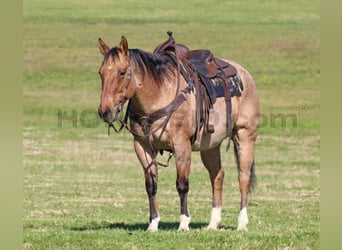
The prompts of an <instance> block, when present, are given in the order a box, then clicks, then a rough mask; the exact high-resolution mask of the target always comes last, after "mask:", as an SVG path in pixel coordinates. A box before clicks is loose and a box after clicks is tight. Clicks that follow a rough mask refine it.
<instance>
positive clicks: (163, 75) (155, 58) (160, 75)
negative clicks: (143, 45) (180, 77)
mask: <svg viewBox="0 0 342 250" xmlns="http://www.w3.org/2000/svg"><path fill="white" fill-rule="evenodd" d="M118 51H119V48H117V47H114V48H111V49H110V50H109V51H108V53H107V54H106V55H105V60H106V59H108V57H109V56H112V57H115V56H117V53H118ZM129 55H130V60H131V64H132V63H134V64H135V65H136V66H137V67H139V69H141V70H142V72H143V73H144V76H143V77H150V78H152V79H153V80H154V81H155V82H156V83H157V84H158V85H162V84H163V82H164V81H165V79H171V77H172V76H173V73H172V72H173V71H172V70H173V69H174V68H175V67H177V64H176V61H175V59H174V58H173V57H172V56H171V55H169V54H155V53H149V52H145V51H142V50H140V49H129Z"/></svg>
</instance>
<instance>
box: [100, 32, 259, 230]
mask: <svg viewBox="0 0 342 250" xmlns="http://www.w3.org/2000/svg"><path fill="white" fill-rule="evenodd" d="M168 34H169V40H167V41H166V42H165V43H164V44H161V45H160V46H158V47H157V48H156V49H155V51H154V53H150V52H145V51H143V50H141V49H129V48H128V43H127V39H126V38H125V37H124V36H122V38H121V41H120V43H119V47H113V48H109V47H108V46H107V45H106V44H105V43H104V41H103V40H101V38H99V40H98V46H99V49H100V52H101V54H102V55H103V56H104V59H103V61H102V64H101V67H100V69H99V74H100V77H101V82H102V93H101V103H100V105H99V108H98V113H99V116H100V118H101V119H102V120H103V121H104V122H106V123H107V124H108V133H109V129H110V128H111V127H113V128H114V129H116V130H118V129H117V128H115V126H113V123H114V122H117V121H119V122H120V124H121V128H120V129H122V128H123V127H125V128H126V129H128V130H129V131H130V132H131V133H132V135H133V137H134V149H135V152H136V155H137V158H138V159H139V161H140V163H141V165H142V167H143V172H144V175H145V187H146V192H147V195H148V201H149V208H150V223H149V226H148V228H147V231H152V232H154V231H157V230H158V224H159V221H160V215H159V209H158V201H157V183H158V161H157V160H156V157H157V154H158V153H162V152H163V151H167V152H169V153H170V155H171V156H174V158H175V163H176V169H177V180H176V188H177V191H178V194H179V198H180V224H179V228H178V230H180V231H188V230H189V223H190V212H189V210H188V203H187V196H188V191H189V173H190V164H191V154H192V151H200V155H201V159H202V162H203V164H204V166H205V167H206V169H207V170H208V172H209V176H210V181H211V185H212V210H211V219H210V222H209V225H208V226H207V229H213V230H216V229H218V228H219V225H220V222H221V209H222V186H223V179H224V171H223V169H222V167H221V158H220V146H221V144H222V142H223V140H224V139H226V138H228V142H230V141H231V140H232V141H233V144H234V153H235V156H236V163H237V167H238V181H239V186H240V192H241V203H240V213H239V216H238V225H237V230H246V231H247V224H248V215H247V196H248V193H249V192H250V191H251V189H252V188H253V186H254V183H255V171H254V170H255V166H254V144H255V141H256V138H257V134H258V120H259V101H258V95H257V90H256V87H255V84H254V81H253V78H252V76H251V75H250V74H249V72H248V71H247V70H246V69H244V68H243V67H242V66H240V65H239V64H237V63H235V62H233V61H229V60H223V59H218V58H214V57H212V55H211V53H210V51H206V50H196V51H190V50H189V49H188V48H187V47H186V46H184V45H181V44H177V43H176V42H175V41H174V39H173V37H172V32H168ZM224 68H228V69H230V70H233V72H234V70H235V74H229V72H228V71H229V70H228V71H227V70H225V69H224ZM225 72H226V73H225ZM227 74H228V75H229V77H228V76H227ZM202 76H205V77H202ZM236 77H237V78H236ZM204 78H206V79H207V80H208V79H211V80H212V81H211V82H212V86H214V83H215V80H216V81H217V79H219V78H220V79H221V80H220V81H218V82H219V83H218V84H217V86H214V87H215V88H214V89H220V88H221V92H222V93H223V94H222V93H221V95H219V94H217V93H216V92H220V91H216V90H215V91H216V92H215V93H216V94H217V96H216V97H217V98H214V100H210V98H209V97H208V96H209V94H208V93H209V92H210V91H209V90H208V86H207V87H204V85H205V84H203V82H204V81H203V79H204ZM234 79H235V80H234ZM236 79H237V80H236ZM207 84H208V83H207ZM212 86H211V87H210V88H211V91H212V90H213V87H212ZM227 90H229V91H227ZM211 95H212V93H211ZM126 102H127V103H128V105H125V103H126ZM124 105H125V106H124ZM124 107H127V109H126V112H125V113H126V114H125V115H124V116H123V113H124V112H123V109H124ZM128 119H129V122H128ZM208 120H211V123H210V122H208ZM210 126H211V127H210ZM228 145H229V144H228ZM227 149H228V147H227Z"/></svg>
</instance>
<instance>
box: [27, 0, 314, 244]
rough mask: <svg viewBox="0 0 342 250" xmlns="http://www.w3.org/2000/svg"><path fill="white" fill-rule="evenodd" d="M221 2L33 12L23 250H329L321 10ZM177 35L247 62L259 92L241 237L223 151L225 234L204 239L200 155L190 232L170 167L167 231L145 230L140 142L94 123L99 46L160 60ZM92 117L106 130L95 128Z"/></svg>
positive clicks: (163, 207) (81, 4) (32, 7)
mask: <svg viewBox="0 0 342 250" xmlns="http://www.w3.org/2000/svg"><path fill="white" fill-rule="evenodd" d="M213 2H214V1H199V0H198V1H193V2H192V3H188V2H186V1H179V0H176V1H173V2H172V4H170V1H158V2H155V1H136V0H130V1H121V2H117V1H107V0H99V1H95V2H94V1H89V0H84V1H76V0H75V1H65V0H61V1H43V0H29V1H24V2H23V5H24V12H23V20H24V25H23V26H24V40H23V79H24V82H23V102H24V108H23V111H24V114H23V154H24V160H23V164H24V180H23V181H24V197H23V224H24V228H23V232H24V234H23V235H24V239H23V248H24V249H285V248H286V249H318V248H319V236H320V227H319V226H320V214H319V211H320V210H319V206H320V156H319V148H320V121H319V113H320V87H319V81H320V65H319V58H320V14H319V12H320V3H319V2H318V1H304V0H296V1H248V0H244V1H215V4H213ZM189 9H191V11H188V10H189ZM167 30H172V31H173V32H174V37H175V39H176V40H177V41H178V42H181V43H184V44H186V45H188V46H189V47H190V48H193V49H196V48H208V49H211V50H212V51H213V52H214V54H215V55H216V56H218V57H222V58H228V59H231V60H234V61H237V62H239V63H240V64H242V65H244V66H245V67H246V68H247V69H248V70H249V71H250V72H251V74H252V75H253V77H254V79H255V81H256V84H257V88H258V92H259V96H260V105H261V112H262V117H263V123H262V126H261V128H260V136H259V138H258V141H257V144H256V163H257V177H258V186H257V189H256V190H255V192H254V193H253V194H252V196H251V199H250V202H249V217H250V224H249V227H248V228H249V231H248V232H237V231H236V230H235V228H236V224H237V216H238V212H239V199H240V195H239V190H238V183H237V171H236V167H235V162H234V157H233V154H232V151H229V152H228V153H227V152H225V151H224V147H222V160H223V162H224V169H225V172H226V177H225V184H224V195H223V198H224V209H223V211H222V213H223V221H222V228H221V229H222V230H219V231H217V232H208V231H205V230H203V229H202V228H203V227H204V226H205V225H206V224H207V223H208V222H209V218H210V209H211V187H210V181H209V177H208V174H207V172H206V170H205V169H204V167H203V166H202V165H201V162H200V158H199V155H198V154H197V153H195V154H194V155H193V161H192V170H191V171H192V172H191V176H190V194H189V206H190V212H191V216H192V221H191V231H190V232H189V233H184V232H183V233H180V232H177V227H178V220H179V202H178V194H177V191H176V188H175V168H174V167H173V163H174V160H172V162H171V166H170V167H169V168H160V177H159V189H158V196H159V203H160V212H161V219H162V220H161V223H160V230H159V232H158V233H156V234H150V233H147V232H145V229H146V228H147V225H148V216H149V215H148V202H147V197H146V194H145V188H144V179H143V173H142V170H141V167H140V165H139V163H138V161H137V160H136V157H135V154H134V151H133V145H132V137H131V136H130V135H129V134H128V132H124V133H121V134H119V135H116V134H112V135H111V136H110V137H108V136H107V129H106V127H105V125H104V124H102V123H96V122H97V121H96V118H95V116H92V113H91V111H94V114H95V112H96V109H97V106H98V104H99V97H100V88H101V87H100V79H99V77H98V73H97V72H98V68H99V66H100V63H101V60H102V56H101V55H100V53H99V51H98V48H97V39H98V37H101V38H103V39H104V40H105V42H106V43H108V44H110V45H112V46H116V45H117V44H118V42H119V39H120V37H121V35H125V36H126V37H127V39H128V43H129V46H130V47H134V48H142V49H144V50H146V51H152V50H153V49H154V48H155V47H156V46H157V45H158V44H159V43H161V42H163V41H164V40H165V39H166V38H167V35H166V31H167ZM85 110H86V111H89V113H86V114H87V115H86V116H84V113H82V112H83V111H85ZM59 111H61V112H65V114H66V115H70V114H72V112H76V118H77V121H76V125H75V126H74V125H73V123H72V120H61V121H60V122H61V124H59V123H58V115H57V114H58V112H59ZM277 114H281V115H283V116H284V117H285V118H286V120H285V126H283V125H282V122H283V121H282V120H280V119H279V118H278V120H274V121H272V116H274V115H277ZM82 115H83V116H82ZM82 117H83V118H88V120H89V122H95V125H94V126H92V127H90V128H89V127H87V126H85V125H87V124H89V123H86V122H84V121H83V122H82V120H81V119H82ZM289 117H290V118H289ZM291 117H292V118H293V117H295V119H296V123H295V125H293V123H292V120H291Z"/></svg>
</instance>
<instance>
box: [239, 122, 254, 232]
mask: <svg viewBox="0 0 342 250" xmlns="http://www.w3.org/2000/svg"><path fill="white" fill-rule="evenodd" d="M255 137H256V135H255V133H253V132H251V131H250V130H248V129H245V128H242V129H239V130H238V131H237V133H236V135H235V137H234V151H235V156H236V160H237V164H238V170H239V177H238V180H239V185H240V192H241V203H240V214H239V217H238V227H237V230H245V231H247V224H248V215H247V196H248V192H249V190H250V189H251V188H252V186H253V182H254V181H255V176H254V142H255Z"/></svg>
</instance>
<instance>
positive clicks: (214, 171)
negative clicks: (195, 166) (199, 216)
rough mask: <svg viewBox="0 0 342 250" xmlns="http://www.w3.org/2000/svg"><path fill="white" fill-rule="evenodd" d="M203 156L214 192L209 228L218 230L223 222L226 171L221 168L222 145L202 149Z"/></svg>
mask: <svg viewBox="0 0 342 250" xmlns="http://www.w3.org/2000/svg"><path fill="white" fill-rule="evenodd" d="M201 158H202V162H203V164H204V166H205V167H206V168H207V169H208V172H209V175H210V181H211V186H212V192H213V203H212V210H211V218H210V223H209V225H208V227H207V229H213V230H216V229H218V227H219V225H220V222H221V208H222V186H223V179H224V171H223V169H222V168H221V158H220V146H218V147H216V148H213V149H210V150H207V151H201Z"/></svg>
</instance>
